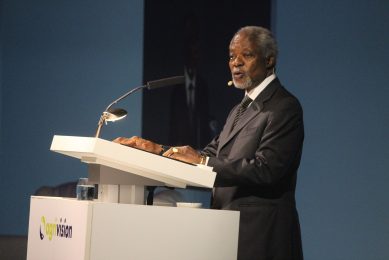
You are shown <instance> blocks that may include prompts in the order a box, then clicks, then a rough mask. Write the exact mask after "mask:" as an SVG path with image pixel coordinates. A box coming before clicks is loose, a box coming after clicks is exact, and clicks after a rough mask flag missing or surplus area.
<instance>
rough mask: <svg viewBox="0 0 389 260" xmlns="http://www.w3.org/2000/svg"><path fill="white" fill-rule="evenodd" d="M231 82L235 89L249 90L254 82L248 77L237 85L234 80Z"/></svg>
mask: <svg viewBox="0 0 389 260" xmlns="http://www.w3.org/2000/svg"><path fill="white" fill-rule="evenodd" d="M233 82H234V86H235V87H236V88H237V89H243V90H245V89H249V88H252V86H253V84H254V82H253V81H252V79H251V78H250V77H247V79H246V80H245V81H244V82H243V83H237V82H236V81H235V79H233Z"/></svg>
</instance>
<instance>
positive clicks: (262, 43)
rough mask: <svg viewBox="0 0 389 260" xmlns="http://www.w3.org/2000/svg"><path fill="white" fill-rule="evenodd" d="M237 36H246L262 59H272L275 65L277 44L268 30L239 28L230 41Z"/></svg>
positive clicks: (253, 27) (251, 27)
mask: <svg viewBox="0 0 389 260" xmlns="http://www.w3.org/2000/svg"><path fill="white" fill-rule="evenodd" d="M238 34H245V35H247V36H248V38H249V40H250V42H252V43H254V44H255V46H256V47H257V49H258V50H259V52H260V53H261V55H262V57H263V58H265V59H267V58H269V57H274V65H275V64H276V62H277V55H278V47H277V42H276V39H275V38H274V37H273V34H272V33H271V32H270V31H269V30H268V29H266V28H263V27H259V26H245V27H242V28H240V29H239V30H238V31H237V32H236V33H235V34H234V37H233V38H232V39H234V38H235V36H237V35H238Z"/></svg>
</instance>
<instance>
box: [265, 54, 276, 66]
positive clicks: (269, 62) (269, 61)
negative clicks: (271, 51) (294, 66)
mask: <svg viewBox="0 0 389 260" xmlns="http://www.w3.org/2000/svg"><path fill="white" fill-rule="evenodd" d="M275 63H276V60H275V59H274V57H273V56H270V57H268V58H267V59H266V69H271V68H274V66H275V65H276V64H275Z"/></svg>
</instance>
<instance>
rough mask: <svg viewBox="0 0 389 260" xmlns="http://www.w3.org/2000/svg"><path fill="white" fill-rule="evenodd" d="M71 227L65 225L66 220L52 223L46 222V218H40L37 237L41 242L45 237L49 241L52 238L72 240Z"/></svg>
mask: <svg viewBox="0 0 389 260" xmlns="http://www.w3.org/2000/svg"><path fill="white" fill-rule="evenodd" d="M72 235H73V227H72V225H68V224H67V223H66V218H62V217H61V218H59V222H58V218H55V219H54V222H53V223H51V222H48V221H46V217H45V216H42V217H41V224H40V226H39V237H40V239H41V240H43V239H44V238H45V237H46V238H47V239H48V240H49V241H51V240H52V239H53V237H57V238H72Z"/></svg>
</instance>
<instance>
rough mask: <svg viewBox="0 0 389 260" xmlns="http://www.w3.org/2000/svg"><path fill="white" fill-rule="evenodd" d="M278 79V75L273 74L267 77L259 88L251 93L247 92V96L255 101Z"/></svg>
mask: <svg viewBox="0 0 389 260" xmlns="http://www.w3.org/2000/svg"><path fill="white" fill-rule="evenodd" d="M275 78H276V74H271V75H270V76H268V77H266V78H265V79H264V80H263V81H262V82H261V83H260V84H259V85H258V86H256V87H255V88H253V89H251V90H250V91H249V92H247V91H246V95H248V96H249V97H250V98H251V99H252V100H255V99H256V98H257V97H258V95H259V94H261V92H262V91H263V90H264V89H265V88H266V87H267V85H269V84H270V82H272V81H273V80H274V79H275Z"/></svg>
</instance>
